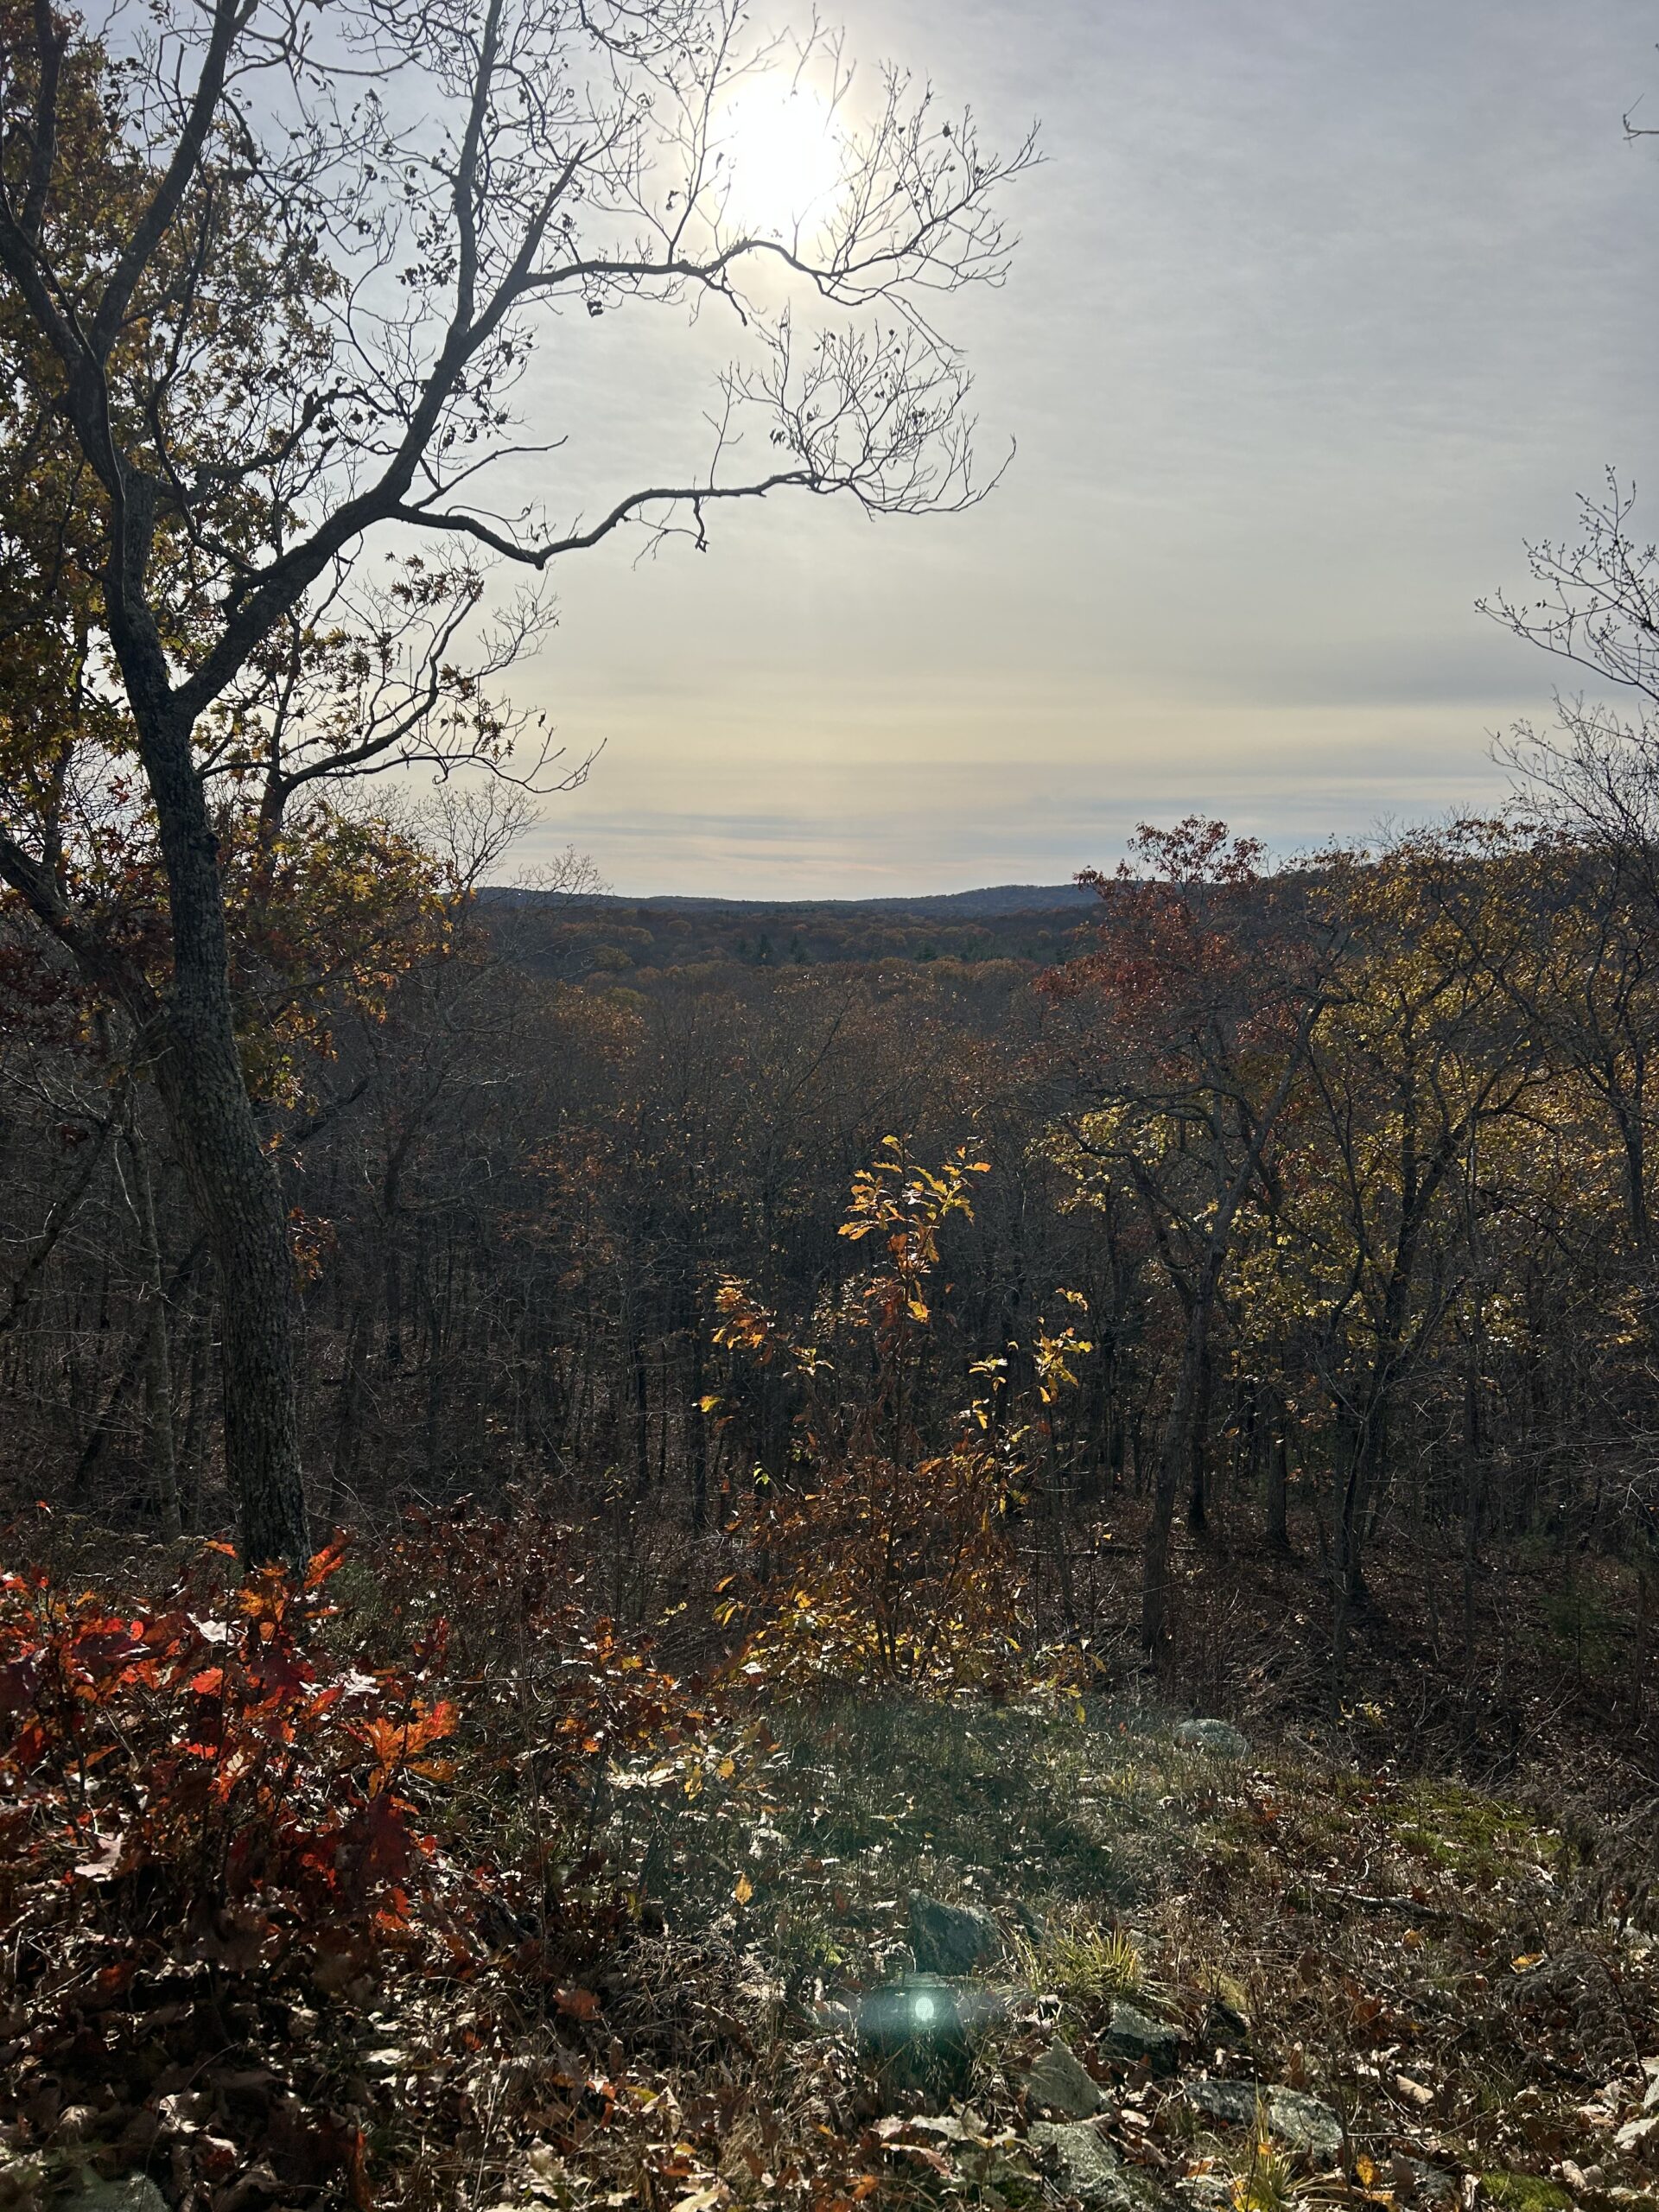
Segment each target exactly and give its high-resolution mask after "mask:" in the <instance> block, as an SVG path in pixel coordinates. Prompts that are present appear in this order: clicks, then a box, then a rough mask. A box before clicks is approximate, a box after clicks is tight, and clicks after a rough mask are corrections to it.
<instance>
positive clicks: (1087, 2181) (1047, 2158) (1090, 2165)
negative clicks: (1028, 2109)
mask: <svg viewBox="0 0 1659 2212" xmlns="http://www.w3.org/2000/svg"><path fill="white" fill-rule="evenodd" d="M1027 2141H1028V2142H1029V2143H1030V2145H1031V2147H1032V2149H1033V2152H1035V2153H1036V2155H1037V2156H1038V2158H1040V2159H1041V2161H1042V2163H1043V2164H1044V2166H1045V2167H1046V2170H1047V2171H1048V2172H1049V2173H1050V2175H1051V2176H1052V2178H1053V2180H1054V2181H1055V2182H1056V2183H1058V2186H1059V2188H1060V2189H1062V2190H1064V2191H1065V2194H1066V2196H1075V2197H1076V2198H1077V2201H1078V2202H1079V2203H1081V2204H1082V2205H1084V2207H1085V2208H1086V2212H1166V2208H1167V2207H1168V2206H1169V2205H1170V2204H1171V2202H1172V2200H1171V2198H1170V2197H1169V2196H1167V2195H1166V2193H1165V2191H1164V2190H1161V2189H1160V2188H1159V2186H1158V2184H1157V2183H1156V2182H1154V2181H1153V2180H1152V2179H1151V2178H1150V2177H1149V2176H1147V2175H1146V2174H1143V2173H1142V2172H1141V2171H1140V2169H1139V2168H1138V2167H1136V2166H1128V2165H1125V2164H1124V2163H1123V2161H1122V2158H1119V2157H1118V2155H1117V2152H1116V2151H1114V2150H1113V2148H1112V2146H1111V2145H1110V2144H1109V2143H1108V2142H1107V2141H1106V2139H1105V2138H1104V2137H1103V2136H1102V2135H1099V2134H1097V2133H1096V2131H1095V2128H1094V2126H1093V2125H1092V2123H1091V2122H1090V2121H1089V2120H1064V2121H1056V2120H1039V2121H1038V2122H1037V2124H1036V2126H1034V2127H1033V2129H1032V2131H1031V2133H1030V2135H1029V2136H1028V2137H1027Z"/></svg>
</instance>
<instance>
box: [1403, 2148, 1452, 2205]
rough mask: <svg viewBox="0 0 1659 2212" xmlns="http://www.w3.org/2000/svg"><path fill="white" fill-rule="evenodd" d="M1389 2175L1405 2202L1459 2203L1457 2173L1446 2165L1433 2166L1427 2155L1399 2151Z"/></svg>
mask: <svg viewBox="0 0 1659 2212" xmlns="http://www.w3.org/2000/svg"><path fill="white" fill-rule="evenodd" d="M1389 2179H1390V2181H1392V2183H1394V2193H1395V2196H1396V2197H1397V2198H1398V2199H1399V2200H1400V2202H1402V2204H1423V2205H1436V2204H1455V2203H1456V2202H1457V2201H1458V2177H1457V2176H1456V2174H1454V2173H1452V2171H1450V2170H1449V2169H1448V2168H1446V2167H1445V2166H1432V2165H1430V2164H1429V2163H1428V2161H1427V2159H1426V2158H1408V2157H1406V2156H1405V2155H1404V2154H1403V2153H1401V2152H1396V2153H1395V2157H1394V2159H1393V2161H1392V2164H1391V2168H1390V2171H1389Z"/></svg>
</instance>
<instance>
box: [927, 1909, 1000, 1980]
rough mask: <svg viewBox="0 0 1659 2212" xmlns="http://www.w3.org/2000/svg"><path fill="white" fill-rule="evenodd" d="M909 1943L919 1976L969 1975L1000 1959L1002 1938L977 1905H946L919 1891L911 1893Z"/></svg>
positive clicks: (993, 1922)
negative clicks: (976, 1969) (920, 1974)
mask: <svg viewBox="0 0 1659 2212" xmlns="http://www.w3.org/2000/svg"><path fill="white" fill-rule="evenodd" d="M910 1943H911V1948H912V1950H913V1951H914V1952H915V1954H916V1965H917V1968H918V1972H920V1973H922V1974H972V1972H973V1971H974V1969H975V1967H983V1966H988V1965H990V1963H991V1961H993V1960H994V1959H997V1958H1000V1957H1001V1952H1002V1938H1001V1935H1000V1934H999V1933H998V1931H997V1925H996V1923H995V1921H994V1920H993V1919H992V1918H991V1916H990V1914H989V1913H988V1912H982V1911H981V1910H980V1909H979V1907H978V1906H977V1905H971V1904H944V1903H942V1902H941V1900H940V1899H939V1898H938V1897H928V1896H926V1895H925V1893H924V1892H923V1891H920V1890H912V1891H911V1893H910Z"/></svg>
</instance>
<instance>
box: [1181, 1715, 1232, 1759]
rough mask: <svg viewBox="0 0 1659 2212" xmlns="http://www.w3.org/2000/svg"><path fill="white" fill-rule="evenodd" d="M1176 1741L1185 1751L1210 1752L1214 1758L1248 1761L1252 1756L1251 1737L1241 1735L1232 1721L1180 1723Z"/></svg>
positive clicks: (1188, 1721)
mask: <svg viewBox="0 0 1659 2212" xmlns="http://www.w3.org/2000/svg"><path fill="white" fill-rule="evenodd" d="M1175 1741H1176V1742H1177V1743H1178V1744H1179V1745H1181V1746H1182V1748H1183V1749H1184V1750H1185V1751H1208V1752H1209V1753H1210V1755H1211V1758H1217V1759H1247V1758H1249V1756H1250V1742H1249V1737H1248V1736H1243V1735H1241V1734H1240V1733H1239V1732H1238V1730H1237V1729H1236V1728H1235V1727H1234V1726H1233V1724H1232V1722H1231V1721H1230V1720H1182V1721H1178V1722H1177V1724H1176V1727H1175Z"/></svg>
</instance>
